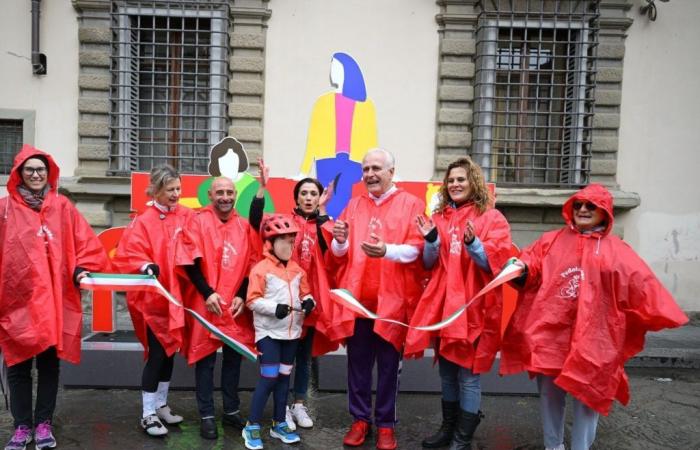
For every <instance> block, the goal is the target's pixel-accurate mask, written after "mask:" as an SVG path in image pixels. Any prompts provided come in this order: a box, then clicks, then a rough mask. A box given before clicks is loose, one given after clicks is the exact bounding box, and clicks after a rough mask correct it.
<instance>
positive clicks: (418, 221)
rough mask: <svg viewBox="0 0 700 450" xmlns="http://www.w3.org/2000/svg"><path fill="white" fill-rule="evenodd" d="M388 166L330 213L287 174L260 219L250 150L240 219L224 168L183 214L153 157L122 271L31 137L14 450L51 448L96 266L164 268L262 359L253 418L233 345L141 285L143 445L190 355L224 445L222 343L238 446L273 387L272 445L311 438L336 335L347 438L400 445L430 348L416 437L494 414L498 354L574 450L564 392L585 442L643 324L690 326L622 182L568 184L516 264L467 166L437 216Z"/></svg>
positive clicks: (15, 176) (8, 216) (14, 361)
mask: <svg viewBox="0 0 700 450" xmlns="http://www.w3.org/2000/svg"><path fill="white" fill-rule="evenodd" d="M394 168H395V160H394V156H393V155H392V154H391V153H389V152H387V151H386V150H383V149H374V150H370V151H369V152H368V153H367V154H366V155H365V157H364V159H363V161H362V174H363V175H362V181H363V184H364V186H365V187H366V191H367V192H366V193H364V194H363V195H360V196H357V197H354V198H352V199H351V200H350V202H349V204H348V205H347V206H346V207H345V209H344V210H343V212H342V214H341V215H340V217H337V218H330V217H329V216H328V215H327V213H326V205H327V203H328V201H329V200H330V198H331V197H332V193H333V186H332V185H329V186H326V187H325V188H324V186H322V185H321V183H319V182H318V180H316V179H313V178H306V179H303V180H300V181H299V182H298V183H297V184H296V186H295V188H294V192H293V193H292V194H293V196H294V200H295V203H296V207H295V208H294V210H293V211H292V212H291V213H290V214H285V213H276V214H272V215H265V214H263V210H264V207H265V204H264V198H265V189H266V184H267V180H268V176H269V169H268V168H267V167H266V166H265V164H264V163H263V162H262V161H260V176H259V182H260V190H259V191H258V194H257V196H256V198H255V199H254V200H253V202H252V204H251V210H250V215H249V219H248V220H246V219H244V218H242V217H241V216H240V215H239V214H238V213H237V212H236V209H235V201H236V194H237V193H236V189H235V185H234V183H233V181H232V180H230V179H228V178H226V177H219V178H216V179H214V180H213V181H212V183H211V187H210V189H209V191H208V195H209V199H210V204H209V205H208V206H206V207H204V208H202V209H200V210H198V211H193V210H190V209H188V208H186V207H184V206H182V205H180V204H179V201H180V192H181V183H180V175H179V174H178V173H177V172H176V171H175V170H174V169H173V168H172V167H170V166H167V165H166V166H159V167H156V168H154V169H153V170H152V171H151V177H150V185H149V188H148V189H149V190H148V194H149V195H150V196H151V197H152V199H153V201H152V202H151V204H150V205H149V207H148V208H147V210H146V211H145V212H144V213H142V214H141V215H139V216H137V217H136V218H135V219H134V220H133V221H132V222H131V224H130V225H129V226H128V228H127V229H126V231H125V233H124V235H123V237H122V239H121V241H120V243H119V246H118V249H117V252H116V255H115V258H114V260H113V261H112V264H110V262H109V260H108V258H107V255H106V254H105V251H104V249H103V248H102V246H101V245H100V243H99V242H98V240H97V238H96V237H95V235H94V233H93V231H92V229H91V228H90V226H89V225H88V223H87V222H86V221H85V219H84V218H83V217H82V216H81V215H80V213H79V212H78V211H77V209H76V208H75V207H74V206H73V205H72V203H71V202H70V201H69V200H68V199H67V198H66V197H64V196H62V195H60V194H58V191H57V189H58V179H59V169H58V166H57V165H56V163H55V162H54V160H53V158H52V157H51V156H50V155H49V154H47V153H45V152H42V151H41V150H38V149H36V148H33V147H31V146H29V145H25V146H24V147H23V148H22V150H21V151H20V152H19V154H18V155H17V157H16V158H15V163H14V166H13V168H12V172H11V174H10V176H9V180H8V183H7V191H8V196H7V197H4V198H1V199H0V243H1V245H2V252H0V283H1V284H0V349H1V350H2V356H3V359H4V363H5V364H6V365H7V381H8V385H9V393H10V406H11V412H12V417H13V419H14V433H13V435H12V437H11V439H10V441H9V442H8V444H7V445H6V447H5V449H6V450H22V449H25V448H26V447H27V445H28V444H29V443H30V442H32V441H33V440H35V441H36V442H35V445H36V448H37V449H45V448H54V447H56V445H57V442H56V439H55V437H54V435H53V425H52V420H53V413H54V409H55V405H56V397H57V391H58V375H59V360H60V359H64V360H66V361H69V362H72V363H78V362H79V361H80V339H81V330H82V310H81V301H80V290H79V283H80V280H81V279H82V278H84V277H86V276H89V274H90V272H109V271H118V272H122V273H133V274H136V273H140V274H149V275H152V276H155V277H157V278H158V280H159V281H160V283H161V284H162V285H163V286H165V288H166V289H168V290H169V291H170V293H172V294H173V296H174V297H175V298H177V299H178V300H180V301H181V302H182V303H183V304H184V305H185V306H186V307H188V308H190V309H193V310H194V311H196V312H197V313H199V314H200V315H201V316H202V317H204V318H205V319H206V320H208V321H209V322H211V323H212V324H213V325H214V326H216V327H217V328H218V329H219V330H221V331H222V332H223V333H225V334H226V335H228V336H230V337H232V338H233V339H235V340H236V341H238V342H239V343H241V345H243V346H246V347H248V348H249V349H256V350H257V352H258V353H259V356H258V359H259V373H260V376H259V379H258V382H257V385H256V387H255V392H254V393H253V396H252V400H251V404H250V407H249V413H248V414H247V416H244V415H243V414H242V413H241V408H240V400H239V397H238V382H239V375H240V367H241V354H240V353H239V352H238V351H236V349H234V348H232V347H229V346H228V345H224V344H223V343H222V341H221V340H219V338H217V337H216V336H215V335H213V334H212V333H210V332H209V331H208V330H207V329H206V328H204V327H203V326H202V325H201V324H200V323H199V322H197V321H196V320H195V319H194V318H192V317H191V316H190V315H186V314H185V312H184V310H183V308H182V307H180V306H178V305H176V304H173V303H171V302H169V301H168V300H167V299H166V298H164V297H162V296H160V295H159V294H156V293H153V292H147V291H143V292H129V293H128V295H127V304H128V307H129V312H130V314H131V317H132V321H133V325H134V330H135V333H136V335H137V337H138V339H139V340H140V342H141V343H142V344H143V347H144V350H145V353H146V364H145V366H144V368H143V373H142V404H143V410H142V414H141V426H142V427H143V429H144V431H145V432H146V433H148V434H149V435H151V436H164V435H166V434H167V432H168V426H170V425H175V424H178V423H180V422H182V421H183V417H182V416H180V415H178V414H176V413H175V412H174V411H173V410H171V409H170V407H169V406H168V401H167V398H168V390H169V384H170V379H171V375H172V372H173V361H174V355H175V353H178V352H179V353H181V354H183V355H184V356H185V358H186V359H187V362H188V364H190V365H194V366H195V381H196V399H197V407H198V412H199V415H200V434H201V436H202V437H203V438H205V439H216V438H217V437H218V431H217V428H218V427H217V420H216V414H215V407H214V399H213V392H214V367H215V364H216V358H217V356H216V355H217V351H218V350H219V349H220V348H221V353H222V358H223V361H222V364H221V389H222V398H223V416H222V418H221V421H222V422H223V424H224V425H230V426H232V427H235V428H237V429H239V430H240V431H241V434H242V437H243V441H244V444H245V446H246V448H249V449H262V448H263V437H262V428H261V421H262V415H263V410H264V407H265V404H266V403H267V401H268V398H269V397H270V395H272V397H273V403H274V405H273V417H272V425H271V427H270V428H269V435H270V436H271V437H272V438H275V439H279V440H281V441H282V442H284V443H287V444H289V443H295V442H299V441H300V434H299V433H297V430H296V427H297V426H299V427H302V428H309V427H312V426H313V420H312V419H311V417H310V416H309V414H308V409H307V408H306V405H305V401H306V394H307V388H308V383H309V365H310V359H311V357H312V356H319V355H323V354H325V353H327V352H329V351H333V350H336V349H337V348H338V347H339V346H340V345H344V346H345V348H346V351H347V373H348V408H349V412H350V414H351V416H352V418H353V421H352V424H351V425H350V427H349V429H348V431H347V433H346V434H345V436H344V438H343V444H344V445H347V446H361V445H363V444H364V442H365V440H366V439H367V437H368V435H369V434H370V433H371V430H372V425H374V426H375V427H376V430H377V431H376V447H377V448H378V449H394V448H397V441H396V435H395V432H394V427H395V425H396V423H397V419H398V417H397V411H396V400H397V395H398V383H399V373H400V367H401V361H402V359H403V358H419V357H422V356H423V353H424V351H425V350H426V349H427V348H428V347H431V346H432V348H433V349H434V350H435V355H436V359H437V362H438V365H439V376H440V380H441V386H442V424H441V426H440V428H439V429H438V430H436V431H435V432H434V433H433V434H431V435H430V436H427V437H426V438H425V439H424V440H423V441H422V443H421V445H422V446H423V447H425V448H439V447H446V446H450V448H451V449H453V450H458V449H469V448H471V441H472V438H473V436H474V433H475V430H476V429H477V427H478V425H479V423H480V422H481V421H482V420H484V417H485V415H484V414H483V413H482V411H481V385H480V379H479V377H480V374H482V373H485V372H488V371H489V370H491V367H492V365H493V362H494V360H495V358H496V356H497V353H498V352H500V372H501V373H502V374H514V373H519V372H523V371H527V372H528V373H529V374H530V376H532V377H535V378H536V380H537V386H538V389H539V392H540V415H541V421H542V428H543V437H544V446H545V448H546V449H547V450H563V449H565V445H564V422H565V420H564V419H565V401H566V397H567V394H568V395H570V396H571V397H572V399H573V409H574V411H573V427H572V433H571V442H570V448H571V449H573V450H587V449H589V447H590V446H591V445H592V443H593V441H594V439H595V434H596V427H597V423H598V418H599V414H603V415H607V414H608V413H609V411H610V408H611V406H612V403H613V401H614V400H618V401H619V402H620V403H622V404H627V403H628V401H629V399H630V393H629V383H628V379H627V376H626V374H625V371H624V364H625V362H626V361H627V360H628V359H629V358H631V357H632V356H634V355H635V354H637V353H638V352H639V351H641V350H642V347H643V344H644V335H645V333H646V332H647V331H653V330H659V329H662V328H671V327H677V326H680V325H682V324H684V323H685V322H686V321H687V317H686V316H685V314H684V313H683V312H682V311H681V310H680V309H679V308H678V306H677V305H676V303H675V301H674V300H673V298H672V297H671V295H670V294H669V293H668V291H667V290H666V289H665V288H664V287H663V286H662V285H661V283H660V282H659V280H658V279H657V278H656V277H655V276H654V274H653V273H652V271H651V270H650V269H649V267H648V266H647V265H646V264H645V263H644V262H643V261H642V260H641V259H640V258H639V256H638V255H637V254H636V253H635V252H634V251H633V250H632V249H631V248H630V247H629V246H628V245H627V244H625V243H624V242H623V241H622V240H621V239H619V238H618V237H617V236H615V235H614V234H613V233H612V229H613V223H614V217H613V199H612V196H611V194H610V192H609V191H608V190H607V189H606V188H605V187H603V186H601V185H598V184H590V185H588V186H586V187H584V188H582V189H581V190H579V191H577V192H575V193H574V194H573V195H572V196H571V198H569V199H568V200H567V202H566V203H565V204H564V206H563V208H562V215H563V218H564V221H565V226H564V227H562V228H561V229H559V230H555V231H550V232H547V233H545V234H544V235H543V236H542V237H541V238H539V239H538V240H536V241H535V242H534V243H532V244H531V245H530V246H528V247H527V248H525V249H524V250H523V252H522V253H521V255H520V256H519V258H511V247H512V242H511V235H510V227H509V225H508V222H507V220H506V219H505V217H504V216H503V215H502V214H501V213H500V212H499V211H498V210H497V209H495V207H494V198H493V195H492V194H491V192H490V191H489V189H488V188H487V185H486V182H485V180H484V176H483V174H482V172H481V169H480V168H479V166H477V165H476V164H475V163H474V162H472V161H471V159H469V158H468V157H464V158H459V159H457V160H456V161H454V162H453V163H451V164H450V165H449V167H448V168H447V171H446V174H445V178H444V181H443V184H442V186H441V188H440V193H439V203H438V205H437V207H436V208H435V210H434V211H433V213H432V215H431V216H430V217H428V216H426V215H425V204H424V203H423V201H422V200H420V199H418V198H417V197H415V196H413V195H411V194H409V193H407V192H406V191H404V190H402V189H400V188H398V187H397V186H396V185H395V184H394V182H393V176H394ZM512 264H514V265H516V266H517V267H518V268H519V269H520V273H521V274H520V276H519V277H518V278H516V279H514V280H513V281H512V282H511V283H512V285H513V286H515V287H516V288H517V289H518V290H519V292H520V295H519V298H518V303H517V307H516V310H515V312H514V314H513V316H512V319H511V321H510V323H509V324H508V326H507V328H506V330H505V333H504V334H502V333H501V325H502V324H501V317H502V304H503V302H502V298H501V293H500V289H496V290H493V291H490V292H488V293H487V294H486V295H484V296H482V297H478V298H477V299H476V300H474V301H471V300H472V298H473V297H474V295H475V294H476V293H477V292H479V291H480V290H481V289H482V288H483V287H484V286H486V284H488V283H489V282H490V281H491V280H492V279H493V278H494V277H495V276H496V275H498V274H499V273H500V272H501V271H502V270H503V269H504V268H505V267H507V266H509V265H512ZM332 288H341V289H344V290H346V291H347V292H348V293H349V294H350V295H352V296H353V297H354V298H355V299H356V300H358V301H359V302H360V303H361V304H362V305H363V306H364V307H366V308H367V309H369V310H371V311H373V312H376V313H377V314H378V315H379V316H380V317H383V318H387V319H391V320H393V321H395V322H387V321H374V320H371V319H367V318H363V317H359V316H358V315H357V314H356V313H355V312H354V310H353V309H351V308H349V307H344V306H342V305H341V304H340V303H336V302H334V301H333V300H331V293H330V290H331V289H332ZM466 302H470V304H469V307H468V308H467V309H466V311H465V312H464V313H462V314H461V315H460V316H458V317H457V319H456V320H454V321H452V322H451V323H450V324H449V325H447V326H446V327H443V328H441V329H438V330H434V331H425V330H424V329H421V328H415V327H420V326H423V327H424V326H426V325H431V324H435V323H437V322H441V321H443V320H445V319H446V318H448V317H449V316H451V315H452V313H453V312H455V311H456V310H458V309H459V308H460V307H462V306H464V305H465V304H466ZM396 322H403V323H405V324H410V325H411V326H412V327H406V326H402V325H400V324H397V323H396ZM34 360H36V368H37V371H38V383H37V389H36V390H37V393H36V401H35V402H33V380H32V366H33V364H34ZM375 366H376V369H377V380H376V393H375V394H374V399H373V393H372V391H373V371H374V368H375ZM293 371H295V376H294V383H293V386H292V392H293V396H294V399H293V401H292V403H291V405H289V404H288V400H287V398H288V395H289V391H290V376H291V374H292V372H293ZM33 404H34V405H35V406H34V407H33Z"/></svg>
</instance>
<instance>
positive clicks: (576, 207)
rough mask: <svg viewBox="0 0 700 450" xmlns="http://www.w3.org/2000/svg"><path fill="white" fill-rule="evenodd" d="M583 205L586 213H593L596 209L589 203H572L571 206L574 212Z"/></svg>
mask: <svg viewBox="0 0 700 450" xmlns="http://www.w3.org/2000/svg"><path fill="white" fill-rule="evenodd" d="M584 205H585V206H586V209H587V210H588V211H595V210H596V209H597V208H598V207H597V206H596V205H594V204H593V203H591V202H574V204H573V206H574V211H578V210H579V209H581V208H582V207H583V206H584Z"/></svg>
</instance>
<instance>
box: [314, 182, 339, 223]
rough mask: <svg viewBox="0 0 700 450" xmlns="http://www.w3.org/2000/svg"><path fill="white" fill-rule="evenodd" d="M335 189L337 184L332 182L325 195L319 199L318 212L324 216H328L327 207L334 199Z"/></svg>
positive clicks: (324, 192) (324, 191)
mask: <svg viewBox="0 0 700 450" xmlns="http://www.w3.org/2000/svg"><path fill="white" fill-rule="evenodd" d="M334 189H335V182H334V181H331V182H330V183H328V186H326V188H325V189H324V190H323V194H321V196H320V197H319V198H318V212H319V213H320V214H321V215H322V216H325V215H326V205H327V204H328V202H330V201H331V198H333V190H334Z"/></svg>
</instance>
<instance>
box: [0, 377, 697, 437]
mask: <svg viewBox="0 0 700 450" xmlns="http://www.w3.org/2000/svg"><path fill="white" fill-rule="evenodd" d="M629 374H630V381H631V385H632V401H631V403H630V405H629V406H628V407H626V408H625V407H621V406H620V405H616V406H615V408H614V410H613V411H612V413H611V414H610V416H608V417H603V418H601V420H600V424H599V427H598V437H597V439H596V443H595V445H594V446H593V447H592V448H593V449H595V450H602V449H605V450H610V449H614V450H638V449H639V450H646V449H650V450H653V449H700V371H699V370H697V369H642V368H634V369H630V370H629ZM219 395H220V394H219V393H218V392H217V393H216V400H217V402H220V400H219ZM250 397H251V393H250V392H242V393H241V400H242V403H243V405H242V406H243V411H244V412H245V411H246V410H247V408H248V405H249V401H250ZM169 403H170V405H171V407H172V408H173V410H175V411H176V412H178V413H180V414H182V415H184V416H185V422H184V424H182V425H181V426H179V427H171V428H170V433H169V435H168V436H167V437H166V438H164V439H156V438H150V437H148V436H146V435H145V434H144V433H143V431H141V429H140V427H139V425H138V419H139V417H140V412H141V402H140V393H139V392H138V391H134V390H96V389H70V390H63V389H62V390H61V391H60V393H59V399H58V409H57V412H56V419H55V425H56V431H55V434H56V438H57V439H58V442H59V447H58V448H61V449H95V450H102V449H104V450H106V449H115V450H116V449H120V450H122V449H183V450H184V449H242V448H244V446H243V443H242V440H241V438H240V432H239V431H238V430H235V429H232V428H229V427H226V428H221V427H220V430H219V432H220V433H219V439H218V440H217V441H205V440H203V439H201V438H200V437H199V421H198V418H197V410H196V404H195V398H194V392H192V391H174V392H171V397H170V401H169ZM270 404H271V400H270V402H269V404H268V410H267V412H266V414H267V416H266V417H268V418H269V414H270ZM309 406H310V410H311V415H312V417H314V418H315V419H316V423H315V425H314V428H313V429H311V430H302V431H301V432H300V434H301V436H302V442H301V443H300V444H297V445H284V444H281V443H279V442H278V441H274V442H273V440H272V438H270V437H269V434H268V433H267V428H265V430H264V433H263V440H264V443H265V448H266V449H316V450H330V449H341V448H343V447H342V444H341V442H342V437H343V434H344V433H345V430H346V427H347V426H348V424H349V422H350V419H349V416H348V414H347V401H346V397H345V394H344V393H332V392H314V393H312V397H311V399H310V401H309ZM482 409H483V410H484V412H485V414H486V419H485V420H484V421H483V422H482V424H481V426H480V427H479V428H478V430H477V432H476V436H475V442H474V446H473V448H474V449H493V450H511V449H518V450H541V449H543V448H544V446H543V445H542V444H541V442H542V438H541V431H540V424H539V414H538V407H537V398H536V397H533V396H484V398H483V404H482ZM398 412H399V418H400V423H399V424H398V426H397V436H398V440H399V448H401V449H420V448H421V446H420V441H421V440H422V438H423V437H424V436H425V435H426V434H430V433H431V432H432V431H433V430H434V429H436V428H437V427H438V426H439V423H440V398H439V396H438V395H435V394H407V393H401V394H400V396H399V405H398ZM569 420H570V418H569ZM266 422H267V425H268V426H269V420H266ZM11 425H12V420H11V417H10V414H9V412H8V411H6V410H3V411H2V412H1V413H0V440H2V442H3V443H4V442H6V440H7V439H9V434H10V432H11ZM569 431H570V429H569V428H568V427H567V439H568V433H569ZM31 448H33V447H31ZM360 448H362V449H373V448H375V447H374V436H371V437H370V438H369V439H368V442H367V443H366V444H365V445H364V446H363V447H360Z"/></svg>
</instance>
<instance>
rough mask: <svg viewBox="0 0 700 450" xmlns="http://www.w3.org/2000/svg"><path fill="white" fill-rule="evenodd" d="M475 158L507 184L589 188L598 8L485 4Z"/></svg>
mask: <svg viewBox="0 0 700 450" xmlns="http://www.w3.org/2000/svg"><path fill="white" fill-rule="evenodd" d="M480 7H481V12H480V13H479V17H478V25H477V45H476V71H475V85H474V88H475V102H474V134H473V136H474V138H473V144H472V152H471V154H472V157H473V158H474V160H475V161H476V162H477V163H478V164H479V165H481V167H482V168H483V170H484V174H485V176H486V178H487V179H488V180H489V181H494V182H497V183H499V185H505V186H508V185H528V186H549V187H553V186H563V187H566V186H579V185H583V184H586V183H587V182H588V181H589V172H590V153H591V149H590V147H591V129H592V120H593V105H594V89H595V83H596V55H597V43H598V30H599V9H598V2H597V1H574V0H572V1H566V0H532V1H531V0H482V1H481V2H480Z"/></svg>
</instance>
